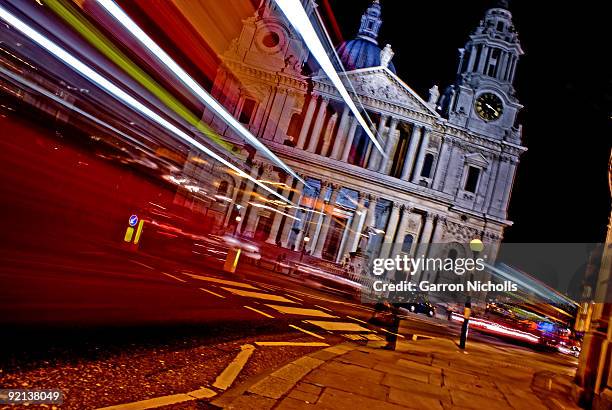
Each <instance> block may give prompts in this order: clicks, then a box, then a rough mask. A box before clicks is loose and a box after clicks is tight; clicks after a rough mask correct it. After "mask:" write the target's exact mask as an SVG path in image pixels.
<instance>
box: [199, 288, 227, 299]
mask: <svg viewBox="0 0 612 410" xmlns="http://www.w3.org/2000/svg"><path fill="white" fill-rule="evenodd" d="M200 290H203V291H204V292H206V293H210V294H211V295H215V296H216V297H218V298H221V299H225V296H223V295H219V294H218V293H215V292H213V291H212V290H208V289H204V288H200Z"/></svg>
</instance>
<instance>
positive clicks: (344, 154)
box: [340, 117, 359, 162]
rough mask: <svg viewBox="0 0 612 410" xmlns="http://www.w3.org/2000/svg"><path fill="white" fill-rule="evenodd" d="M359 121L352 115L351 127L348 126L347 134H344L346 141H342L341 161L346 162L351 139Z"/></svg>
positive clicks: (351, 144)
mask: <svg viewBox="0 0 612 410" xmlns="http://www.w3.org/2000/svg"><path fill="white" fill-rule="evenodd" d="M358 124H359V122H358V121H357V118H355V117H352V120H351V127H350V128H349V131H348V135H347V136H346V142H345V143H344V150H343V151H342V157H341V158H340V160H341V161H343V162H347V161H348V157H349V154H350V153H351V147H352V146H353V139H355V132H357V125H358Z"/></svg>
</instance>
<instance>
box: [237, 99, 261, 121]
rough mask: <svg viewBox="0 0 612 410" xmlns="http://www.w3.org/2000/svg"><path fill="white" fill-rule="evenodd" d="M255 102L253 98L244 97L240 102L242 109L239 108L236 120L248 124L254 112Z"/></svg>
mask: <svg viewBox="0 0 612 410" xmlns="http://www.w3.org/2000/svg"><path fill="white" fill-rule="evenodd" d="M256 106H257V103H256V102H255V100H252V99H250V98H245V99H244V102H243V103H242V109H241V110H240V116H239V117H238V121H240V122H241V123H243V124H247V125H249V124H250V123H251V120H252V119H253V114H255V108H256Z"/></svg>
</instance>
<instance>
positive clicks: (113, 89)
mask: <svg viewBox="0 0 612 410" xmlns="http://www.w3.org/2000/svg"><path fill="white" fill-rule="evenodd" d="M0 18H2V19H3V20H4V21H6V22H7V23H8V24H9V25H11V26H13V27H14V28H15V29H17V30H19V31H20V32H22V33H23V34H24V35H25V36H27V37H28V38H30V39H32V40H33V41H34V42H36V43H37V44H39V45H40V46H41V47H43V48H44V49H45V50H47V51H48V52H49V53H51V54H53V55H54V56H55V57H57V58H59V59H60V60H62V61H63V62H64V63H66V64H67V65H69V66H70V67H72V68H73V69H75V70H76V71H77V72H79V73H80V74H81V75H82V76H84V77H86V78H87V79H89V80H91V81H93V82H94V83H96V84H98V85H99V86H100V87H101V88H103V89H104V90H106V91H107V92H108V93H110V94H112V95H113V96H114V97H115V98H117V99H119V100H121V101H123V102H124V103H126V104H128V105H129V106H131V107H132V108H134V109H135V110H137V111H139V112H140V113H142V114H143V115H145V116H146V117H148V118H150V119H151V120H153V121H155V122H156V123H158V124H159V125H161V126H162V127H164V128H166V129H167V130H169V131H171V132H172V133H173V134H175V135H176V136H178V137H179V138H181V139H182V140H184V141H186V142H188V143H189V144H191V145H193V146H194V147H196V148H198V149H200V150H201V151H203V152H204V153H206V154H207V155H209V156H210V157H212V158H214V159H216V160H217V161H219V162H221V163H222V164H224V165H226V166H227V167H229V168H231V169H232V170H234V171H235V172H237V173H238V175H240V176H241V177H243V178H247V179H249V180H251V181H253V182H254V183H255V184H257V185H259V186H260V187H262V188H263V189H265V190H266V191H268V192H270V193H271V194H273V195H275V196H276V197H278V198H279V199H282V200H283V201H286V202H287V203H289V204H292V202H291V201H290V200H289V199H287V198H285V197H284V196H282V195H280V194H279V193H278V192H276V191H274V190H273V189H270V187H268V186H267V185H265V184H262V183H260V182H259V181H257V179H255V178H253V177H251V176H250V175H249V174H247V173H246V172H244V171H242V170H241V169H240V168H238V167H236V166H235V165H234V164H232V163H230V162H228V161H227V160H225V159H224V158H222V157H221V156H219V155H218V154H216V153H215V152H213V151H211V150H210V149H208V148H207V147H205V146H204V145H202V144H201V143H200V142H198V141H197V140H195V139H194V138H192V137H190V136H189V135H187V134H186V133H184V132H183V131H181V130H180V129H179V128H177V127H176V126H174V125H172V124H171V123H170V122H168V121H166V120H165V119H164V118H162V117H161V116H159V115H157V114H156V113H155V112H153V111H152V110H151V109H149V108H148V107H146V106H145V105H144V104H142V103H140V102H139V101H137V100H136V99H135V98H133V97H132V96H131V95H129V94H127V93H126V92H125V91H123V90H121V89H120V88H119V87H117V86H116V85H114V84H113V83H111V82H110V81H108V80H107V79H106V78H104V77H102V76H101V75H100V74H98V73H97V72H95V71H94V70H92V69H91V68H90V67H88V66H87V65H85V64H83V62H81V61H80V60H78V59H77V58H76V57H74V56H73V55H72V54H70V53H68V52H67V51H66V50H64V49H63V48H61V47H60V46H58V45H57V44H55V43H54V42H52V41H51V40H49V39H48V38H46V37H45V36H43V35H42V34H40V33H39V32H37V31H36V30H34V29H33V28H31V27H30V26H28V25H27V24H26V23H24V22H23V21H21V20H20V19H19V18H17V17H15V16H14V15H13V14H11V13H10V12H9V11H7V10H6V9H4V8H3V7H1V6H0Z"/></svg>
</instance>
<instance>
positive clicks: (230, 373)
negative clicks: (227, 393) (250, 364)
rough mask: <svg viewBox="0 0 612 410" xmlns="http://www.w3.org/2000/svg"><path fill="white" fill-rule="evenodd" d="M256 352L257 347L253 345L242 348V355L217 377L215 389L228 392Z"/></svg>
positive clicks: (214, 384) (239, 354) (238, 355)
mask: <svg viewBox="0 0 612 410" xmlns="http://www.w3.org/2000/svg"><path fill="white" fill-rule="evenodd" d="M254 351H255V346H253V345H249V344H246V345H243V346H240V353H238V354H237V355H236V357H235V358H234V360H232V362H231V363H230V364H229V365H228V366H227V367H226V368H225V369H224V370H223V371H222V372H221V374H220V375H219V376H217V379H216V380H215V382H214V383H213V387H216V388H217V389H221V390H226V389H227V388H228V387H230V386H231V385H232V383H234V380H236V377H238V374H239V373H240V371H241V370H242V368H243V367H244V365H245V364H246V362H247V360H249V357H251V355H252V354H253V352H254Z"/></svg>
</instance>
